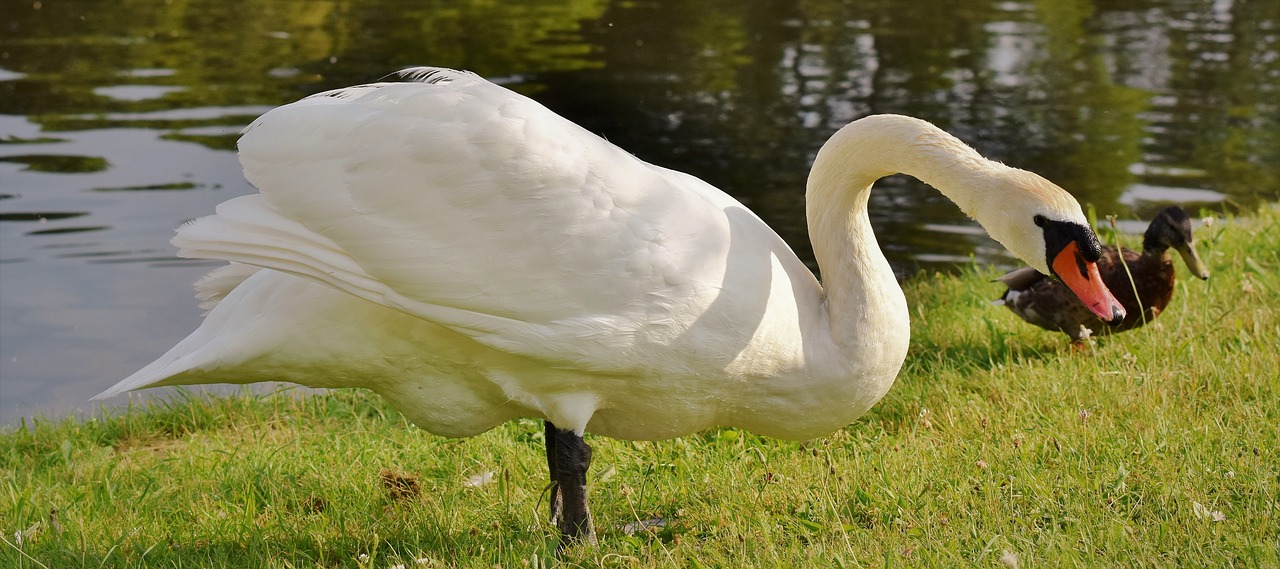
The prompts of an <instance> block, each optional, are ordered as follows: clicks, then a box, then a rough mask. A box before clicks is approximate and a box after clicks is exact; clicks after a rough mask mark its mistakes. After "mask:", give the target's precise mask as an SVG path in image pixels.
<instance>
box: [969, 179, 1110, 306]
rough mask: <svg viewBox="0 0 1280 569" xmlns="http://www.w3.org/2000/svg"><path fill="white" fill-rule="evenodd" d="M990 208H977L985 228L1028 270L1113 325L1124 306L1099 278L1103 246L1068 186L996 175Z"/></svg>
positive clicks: (1040, 180) (1046, 181) (1042, 180)
mask: <svg viewBox="0 0 1280 569" xmlns="http://www.w3.org/2000/svg"><path fill="white" fill-rule="evenodd" d="M997 179H998V180H999V181H998V182H996V185H998V186H1000V187H998V188H996V189H995V190H996V191H997V192H999V195H1000V196H1001V198H1000V199H998V200H993V201H992V202H991V204H990V205H989V206H987V207H988V208H989V209H990V211H986V212H977V213H978V215H980V216H981V217H980V219H983V218H985V219H989V220H999V221H996V222H994V223H983V225H984V226H986V227H987V231H988V232H990V233H991V236H992V237H995V238H996V240H997V241H1000V242H1001V243H1002V244H1004V246H1005V247H1007V248H1008V249H1009V250H1010V251H1012V252H1013V253H1014V254H1015V255H1017V256H1018V257H1020V258H1022V260H1023V261H1026V262H1027V264H1029V265H1031V267H1032V268H1034V269H1036V270H1038V271H1040V272H1041V273H1044V274H1046V275H1053V276H1054V277H1055V278H1057V279H1058V280H1059V281H1061V282H1062V283H1063V284H1065V285H1067V288H1069V289H1071V292H1073V293H1075V295H1076V296H1077V297H1079V298H1080V300H1081V301H1082V302H1084V305H1085V306H1087V307H1089V310H1090V311H1091V312H1093V313H1094V314H1095V315H1096V316H1097V317H1098V318H1100V319H1102V320H1103V321H1105V322H1110V323H1117V322H1119V321H1121V320H1123V319H1124V316H1125V310H1124V307H1123V306H1121V305H1120V302H1119V301H1117V300H1116V298H1115V296H1113V295H1112V294H1111V291H1110V290H1108V289H1107V286H1106V285H1105V284H1103V282H1102V275H1101V274H1100V273H1099V272H1098V259H1100V258H1101V257H1102V246H1101V245H1100V244H1099V243H1098V236H1097V235H1096V234H1095V233H1094V232H1093V230H1092V229H1089V222H1088V221H1087V220H1086V219H1085V217H1084V213H1083V212H1082V211H1081V210H1080V204H1079V202H1077V201H1076V200H1075V198H1073V197H1071V194H1068V193H1067V192H1066V190H1063V189H1062V188H1060V187H1058V186H1057V185H1055V184H1053V183H1052V182H1049V181H1048V180H1045V179H1044V178H1041V177H1040V176H1038V175H1036V174H1033V173H1031V172H1027V171H1024V170H1017V169H1013V168H1010V169H1008V170H1006V171H1004V172H1002V173H1001V174H1000V175H998V176H997Z"/></svg>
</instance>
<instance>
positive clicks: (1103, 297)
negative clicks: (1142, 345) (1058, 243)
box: [1051, 241, 1125, 324]
mask: <svg viewBox="0 0 1280 569" xmlns="http://www.w3.org/2000/svg"><path fill="white" fill-rule="evenodd" d="M1051 267H1052V268H1053V272H1054V274H1056V275H1057V277H1058V278H1059V279H1060V280H1061V281H1062V283H1063V284H1065V285H1067V288H1069V289H1071V292H1073V293H1075V295H1076V296H1077V297H1079V298H1080V300H1081V301H1082V302H1084V305H1085V306H1087V307H1089V311H1090V312H1093V314H1094V315H1096V316H1097V317H1098V318H1100V319H1102V320H1103V321H1104V322H1107V323H1110V324H1116V323H1119V322H1120V321H1121V320H1124V315H1125V310H1124V307H1123V306H1121V305H1120V302H1119V301H1117V300H1116V297H1115V296H1114V295H1112V294H1111V291H1110V290H1108V289H1107V285H1105V284H1102V275H1101V274H1099V273H1098V264H1097V263H1094V262H1092V261H1086V260H1085V258H1084V255H1081V254H1080V246H1079V245H1078V244H1076V242H1075V241H1072V242H1070V243H1068V244H1067V246H1066V247H1063V248H1062V251H1061V252H1059V253H1058V256H1057V257H1054V259H1053V264H1052V266H1051Z"/></svg>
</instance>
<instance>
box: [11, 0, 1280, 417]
mask: <svg viewBox="0 0 1280 569" xmlns="http://www.w3.org/2000/svg"><path fill="white" fill-rule="evenodd" d="M0 24H2V25H3V26H4V29H5V35H4V36H0V278H2V279H3V282H2V283H0V318H2V322H0V324H2V325H0V423H12V422H14V421H16V420H17V418H18V416H20V415H22V414H28V413H31V412H33V411H42V412H47V411H52V412H64V411H65V410H67V409H70V408H72V407H74V406H82V405H84V401H85V399H87V398H88V397H89V396H91V395H93V394H94V393H96V392H97V391H98V390H100V389H102V388H105V387H106V386H108V385H110V384H111V383H113V382H114V381H116V380H118V379H120V378H121V377H123V376H124V375H126V374H128V373H130V372H132V371H134V370H135V369H137V368H139V367H140V366H142V365H144V364H146V363H148V362H150V361H151V359H153V358H154V357H155V356H157V355H159V354H160V353H162V352H163V351H164V350H165V349H167V348H168V347H169V346H171V345H172V344H173V343H174V342H175V341H176V340H177V339H179V338H180V337H182V336H184V335H185V334H186V333H188V332H189V331H190V330H192V329H194V327H195V326H196V324H197V323H198V321H199V316H198V310H197V308H196V307H195V303H194V302H193V301H192V299H191V294H190V289H189V288H188V287H189V283H190V282H192V281H194V280H195V279H196V278H197V277H199V276H200V275H201V274H202V273H203V272H205V271H207V270H208V269H209V268H210V267H211V266H214V265H215V264H213V263H207V262H198V261H189V260H180V259H176V258H174V257H173V252H174V250H173V248H172V247H171V246H170V245H169V244H168V243H167V240H168V238H169V237H170V236H171V235H172V231H173V228H174V227H176V226H178V225H180V224H181V223H183V222H184V221H186V220H188V219H191V218H193V217H196V216H200V215H205V214H208V213H210V212H212V210H213V206H214V205H215V204H217V203H219V202H221V201H224V200H226V199H228V198H230V197H233V196H236V195H241V194H244V193H249V192H251V191H252V188H251V187H250V186H249V185H248V184H247V183H246V182H245V181H244V179H243V178H242V177H241V175H240V172H239V168H238V165H237V164H236V161H235V157H234V154H233V150H234V147H235V140H236V138H237V136H238V132H239V129H240V128H241V127H243V126H244V125H245V124H247V123H248V122H249V121H251V120H252V119H253V118H254V117H256V116H257V115H259V114H261V113H262V112H264V111H265V110H267V109H269V108H271V107H273V106H276V105H279V104H282V103H285V102H289V101H292V100H295V99H297V98H299V97H301V96H304V95H306V94H310V93H313V92H317V91H321V90H324V89H329V88H334V87H339V86H344V85H350V84H356V83H362V82H368V81H371V80H376V79H378V78H379V77H380V76H381V75H383V74H385V73H387V72H389V71H392V70H395V69H398V68H401V67H405V66H409V65H416V64H434V65H444V66H451V67H459V68H466V69H472V70H475V71H477V72H479V73H481V74H483V75H486V76H488V77H490V78H493V79H494V80H496V81H499V82H501V83H503V84H505V85H507V86H509V87H511V88H513V89H516V90H519V91H521V92H523V93H526V94H528V95H531V96H533V97H535V98H537V99H538V100H540V101H542V102H544V103H545V104H546V105H548V106H549V107H551V108H552V109H554V110H556V111H557V112H560V113H561V114H564V115H565V116H567V117H569V118H571V119H573V120H574V121H576V122H579V123H580V124H582V125H584V126H585V127H587V128H588V129H590V130H592V131H595V132H598V133H601V134H602V135H604V136H606V137H607V138H608V139H609V140H611V141H613V142H615V143H617V144H619V145H620V146H622V147H624V148H626V149H627V150H629V151H631V152H633V153H635V154H637V155H638V156H640V157H642V158H645V159H647V160H649V161H652V162H655V163H658V164H661V165H664V166H668V167H671V168H675V169H679V170H683V171H687V172H690V173H693V174H695V175H698V176H700V177H702V178H704V179H706V180H708V181H710V182H711V183H713V184H715V185H717V186H719V187H721V188H723V189H725V190H726V191H729V192H730V193H732V194H734V195H735V196H738V197H739V198H740V199H741V200H742V201H743V202H745V203H746V204H747V205H748V206H750V207H751V208H753V209H754V210H756V211H757V212H758V213H759V214H760V215H761V217H763V218H764V219H765V220H766V221H768V222H769V223H770V224H771V225H772V226H773V227H775V228H776V229H777V230H778V231H779V233H781V234H782V235H783V237H785V238H786V239H787V240H788V241H789V242H790V243H791V244H792V246H793V247H794V248H795V249H796V250H797V252H798V253H799V254H800V255H801V257H802V258H805V259H809V258H810V257H811V255H810V253H809V249H808V243H807V236H806V234H805V222H804V211H803V199H802V197H801V194H802V191H803V190H802V188H803V187H804V177H805V173H806V171H807V168H808V164H809V161H810V160H811V159H812V157H813V155H814V154H815V153H816V151H817V149H818V147H819V146H820V145H821V144H822V142H823V141H824V140H825V139H826V138H827V137H828V136H829V135H830V134H831V132H832V131H834V130H835V129H836V128H839V127H840V126H842V125H843V124H845V123H847V122H848V121H850V120H852V119H854V118H857V117H860V116H863V115H866V114H869V113H880V112H897V113H905V114H911V115H915V116H919V117H922V118H925V119H928V120H930V121H933V122H934V123H936V124H939V125H940V126H942V127H944V128H946V129H947V130H949V131H951V132H953V133H955V134H956V135H958V136H960V137H961V138H963V139H965V140H967V141H969V142H970V143H972V144H973V145H974V146H976V147H977V148H978V149H979V150H980V151H982V152H983V153H984V154H987V155H989V156H992V157H995V158H997V159H1000V160H1002V161H1004V162H1006V163H1009V164H1012V165H1016V166H1020V167H1025V168H1028V169H1032V170H1035V171H1038V172H1041V173H1042V174H1044V175H1046V176H1047V177H1049V178H1050V179H1053V180H1055V181H1056V182H1058V183H1059V184H1060V185H1062V186H1063V187H1065V188H1067V189H1068V190H1070V191H1072V192H1073V193H1074V194H1075V195H1076V196H1077V197H1078V198H1079V199H1080V200H1081V201H1082V202H1085V203H1089V204H1092V205H1094V206H1095V207H1096V208H1097V209H1098V210H1099V212H1100V213H1103V214H1111V213H1114V214H1117V215H1119V216H1120V217H1121V218H1123V219H1133V220H1136V221H1135V223H1134V224H1133V226H1135V227H1139V228H1141V227H1145V222H1142V221H1141V220H1142V219H1144V218H1146V217H1148V216H1149V215H1151V214H1152V213H1153V212H1154V211H1155V210H1156V209H1157V208H1159V207H1161V206H1163V205H1165V204H1166V203H1170V202H1174V203H1181V204H1183V205H1184V206H1187V207H1190V208H1191V209H1192V210H1195V209H1198V208H1209V209H1216V210H1220V209H1223V208H1230V207H1236V206H1238V205H1239V204H1248V203H1251V202H1254V201H1256V200H1260V199H1275V198H1276V197H1277V193H1278V192H1280V189H1278V188H1280V109H1278V108H1277V103H1276V101H1277V100H1280V2H1270V1H1268V2H1259V1H1252V2H1246V1H1243V0H1235V1H1232V0H1217V1H1215V2H1200V1H1190V0H1123V1H1120V2H1107V3H1101V2H1097V3H1095V2H1091V1H1088V0H1054V1H1047V0H1032V1H1027V2H1017V1H991V2H981V1H976V0H975V1H969V2H955V1H954V0H921V1H916V2H895V1H891V0H870V1H867V2H857V3H846V2H839V1H835V0H801V1H800V2H793V1H775V2H746V3H743V2H733V1H728V0H720V1H713V2H701V3H690V2H678V1H675V0H658V1H652V2H605V1H602V0H560V1H548V2H539V3H527V2H521V1H516V0H508V1H498V2H493V1H490V0H486V1H483V2H481V1H478V0H476V1H467V0H436V1H433V2H426V3H422V2H416V1H413V2H410V1H407V0H403V1H396V0H375V1H363V2H354V1H327V2H326V1H320V2H275V1H273V0H245V1H242V2H234V3H223V2H216V1H213V0H197V1H193V2H179V3H160V2H153V1H150V0H123V1H120V2H113V3H97V2H44V3H24V4H23V5H21V6H13V7H11V8H8V9H6V10H4V11H3V14H0ZM871 210H872V216H873V222H874V224H875V225H876V228H877V231H878V232H879V233H880V235H881V243H882V246H883V247H884V248H885V250H886V253H887V254H888V255H889V257H890V259H891V261H892V262H893V264H894V266H895V267H897V268H898V269H899V271H900V272H902V273H904V274H905V273H909V272H911V271H913V270H916V269H917V268H918V267H945V266H950V265H952V264H954V263H957V262H967V260H968V259H970V256H971V255H972V256H975V257H976V258H977V259H978V260H980V261H981V262H994V263H1006V262H1008V257H1006V256H1005V254H1004V252H1003V251H1002V250H1001V249H1000V248H999V246H997V245H996V244H994V242H992V241H990V240H989V239H988V238H986V237H985V236H984V235H983V234H982V233H981V232H980V231H977V230H975V228H974V226H973V225H972V224H971V223H970V222H968V221H967V220H965V219H964V217H963V216H962V215H961V214H960V213H959V211H958V210H957V209H956V208H955V207H954V206H953V205H951V204H950V203H949V202H947V201H946V200H945V199H944V198H942V197H941V196H940V195H939V194H937V193H936V192H933V191H931V190H929V189H928V188H925V187H923V186H922V185H921V184H919V183H918V182H916V181H914V180H912V179H909V178H906V177H902V176H895V177H891V178H889V179H886V180H884V181H883V182H882V183H881V188H880V190H879V191H877V192H875V193H874V194H873V196H872V203H871Z"/></svg>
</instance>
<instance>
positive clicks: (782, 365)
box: [98, 68, 1123, 539]
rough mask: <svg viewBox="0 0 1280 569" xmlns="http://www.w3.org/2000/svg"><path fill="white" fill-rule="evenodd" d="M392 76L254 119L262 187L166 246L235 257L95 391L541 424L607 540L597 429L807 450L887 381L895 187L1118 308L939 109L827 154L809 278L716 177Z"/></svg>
mask: <svg viewBox="0 0 1280 569" xmlns="http://www.w3.org/2000/svg"><path fill="white" fill-rule="evenodd" d="M402 74H403V75H404V76H405V77H406V78H408V79H410V81H409V82H400V83H377V84H372V85H362V86H357V87H350V88H346V89H339V90H336V91H329V92H326V93H321V94H318V95H314V96H311V97H308V98H306V99H303V100H301V101H298V102H296V103H293V104H290V105H285V106H283V107H280V108H278V109H274V110H272V111H270V112H268V113H266V114H265V115H263V116H262V117H261V118H259V119H258V120H257V121H255V122H254V123H253V124H252V125H250V126H249V127H248V128H247V129H246V130H245V133H244V136H243V137H242V138H241V139H240V145H239V146H240V160H241V162H242V164H243V165H244V169H245V175H246V177H247V178H248V179H249V181H250V182H252V183H253V184H254V185H255V186H257V187H258V188H259V190H260V191H261V193H259V194H255V195H250V196H244V197H239V198H235V199H232V200H230V201H227V202H226V203H223V204H222V205H220V206H218V208H217V214H216V215H213V216H209V217H205V218H202V219H199V220H196V221H195V222H193V223H191V224H188V225H186V226H184V227H182V228H181V229H179V231H178V234H177V237H175V238H174V243H175V244H176V245H178V246H179V247H180V248H181V251H180V252H179V254H180V255H182V256H186V257H197V258H206V259H222V260H227V261H231V262H232V263H233V264H231V265H229V266H227V267H224V268H222V269H219V270H217V271H214V273H211V275H210V276H209V277H207V278H206V279H204V280H203V281H201V282H200V283H198V284H197V289H198V290H199V293H200V295H201V297H202V298H204V299H205V300H206V304H207V305H209V306H211V310H210V312H209V314H208V316H207V317H206V318H205V320H204V322H203V324H202V325H201V326H200V328H199V329H198V330H196V331H195V332H194V333H192V334H191V335H190V336H189V337H187V338H186V339H185V340H183V341H182V342H181V343H179V344H178V345H177V346H176V347H174V348H173V349H172V350H170V351H169V352H168V353H166V354H165V355H164V356H162V357H161V358H160V359H158V360H156V361H155V362H154V363H152V364H150V365H148V366H147V367H145V368H143V369H142V370H140V371H138V372H137V373H135V374H134V375H132V376H130V377H129V378H127V379H125V380H123V381H121V382H120V383H118V384H116V385H115V386H113V387H111V388H110V389H108V390H107V391H105V392H104V393H102V394H101V395H99V396H98V397H99V398H105V397H110V396H112V395H115V394H118V393H121V392H123V391H127V390H131V389H138V388H143V387H153V386H160V385H173V384H194V383H221V382H226V383H250V382H256V381H266V380H277V381H290V382H295V383H300V384H304V385H310V386H317V387H363V388H368V389H372V390H374V391H376V392H377V393H379V394H381V395H382V396H383V397H386V398H387V399H388V400H389V401H391V402H392V404H394V405H395V406H396V407H397V408H398V409H400V410H401V411H403V412H404V413H405V415H406V416H407V417H408V418H409V419H410V420H412V421H413V422H414V423H415V424H417V425H419V426H421V427H422V428H424V429H426V430H428V431H432V432H434V433H439V434H442V435H446V436H453V437H461V436H468V435H474V434H478V433H481V432H483V431H485V430H487V429H490V428H493V427H494V426H496V425H498V424H500V423H502V422H504V421H507V420H509V419H511V418H514V417H521V416H526V417H529V416H531V417H540V418H543V419H545V420H546V421H547V427H546V428H547V434H548V437H547V444H548V449H547V451H548V467H549V470H550V471H551V476H552V480H553V482H554V483H555V484H556V485H557V491H555V492H553V505H552V516H553V518H554V519H555V520H556V523H558V524H559V527H560V529H561V531H562V532H563V534H564V535H565V536H566V537H567V538H570V539H572V538H575V537H578V538H585V539H594V533H593V532H592V529H591V520H590V514H589V513H588V511H587V501H586V494H585V488H584V484H585V476H586V470H587V466H588V464H589V461H590V449H589V447H587V446H586V445H585V443H583V442H582V439H581V435H582V433H583V432H585V431H590V432H592V433H596V434H600V435H605V436H610V437H616V438H621V439H662V438H668V437H675V436H679V435H685V434H689V433H693V432H696V431H701V430H704V429H708V428H711V427H715V426H722V425H731V426H735V427H740V428H746V429H750V430H752V431H755V432H757V433H761V434H764V435H768V436H772V437H780V438H787V439H808V438H812V437H817V436H821V435H825V434H827V433H830V432H831V431H833V430H835V429H839V428H841V427H843V426H845V425H847V424H849V423H850V422H851V421H853V420H854V419H856V418H857V417H858V416H859V415H861V414H862V413H863V412H864V411H866V410H867V409H868V408H869V407H871V406H872V405H873V404H875V403H876V401H878V400H879V399H880V398H881V397H882V396H883V395H884V394H885V392H886V391H887V390H888V389H889V387H890V385H892V384H893V380H894V377H895V376H896V375H897V373H898V369H899V368H900V367H901V365H902V362H903V359H904V358H905V356H906V352H907V343H908V336H909V333H910V330H909V324H908V313H907V306H906V302H905V300H904V298H903V295H902V291H901V289H900V288H899V287H898V285H897V283H896V282H895V280H894V276H893V272H892V271H891V270H890V268H889V264H888V262H887V261H886V260H885V258H884V256H883V255H882V254H881V252H880V249H879V246H878V245H877V244H876V239H875V236H874V235H873V234H872V229H871V225H870V223H869V222H868V217H867V210H866V205H867V197H868V193H869V192H870V189H871V184H872V182H874V181H875V180H876V179H878V178H880V177H882V176H885V175H888V174H892V173H896V172H905V173H907V174H910V175H913V176H916V177H917V178H920V179H921V180H923V181H925V182H927V183H929V184H930V185H932V186H934V187H936V188H938V189H939V190H941V191H942V192H943V193H944V194H946V195H947V197H949V198H951V199H952V200H953V201H954V202H956V203H957V204H959V206H960V207H961V209H963V210H964V211H965V212H966V213H968V214H969V215H971V216H972V217H974V218H976V219H977V220H978V221H979V222H980V223H982V225H983V226H984V227H985V228H986V229H987V230H988V231H989V232H990V234H991V235H992V236H993V237H995V238H996V239H997V240H999V241H1000V242H1001V243H1003V244H1004V245H1005V246H1006V247H1008V248H1009V249H1010V250H1011V251H1013V252H1014V253H1015V254H1017V255H1018V256H1019V257H1021V258H1022V259H1023V260H1024V261H1026V262H1027V263H1029V264H1030V265H1031V266H1033V267H1035V268H1036V269H1038V270H1040V271H1042V272H1045V273H1047V274H1056V275H1058V276H1059V277H1060V278H1063V279H1064V280H1065V281H1066V282H1067V283H1068V284H1070V285H1071V286H1072V288H1073V290H1074V291H1075V292H1076V293H1077V294H1078V295H1079V296H1080V297H1081V298H1082V299H1083V300H1084V301H1085V303H1086V304H1088V305H1090V306H1091V307H1092V309H1093V311H1094V312H1095V313H1097V314H1098V315H1099V316H1101V317H1102V318H1103V319H1106V320H1114V319H1118V318H1119V317H1121V316H1122V315H1123V312H1122V309H1121V308H1120V306H1119V304H1118V303H1116V302H1115V299H1114V298H1112V297H1111V295H1110V293H1109V292H1108V291H1107V290H1106V289H1105V287H1103V285H1102V284H1101V281H1100V279H1099V278H1098V276H1097V271H1096V268H1095V266H1094V264H1093V261H1095V260H1096V259H1097V256H1098V253H1099V246H1098V242H1097V239H1096V237H1095V236H1094V234H1093V232H1092V231H1090V230H1089V229H1088V227H1087V224H1086V221H1085V218H1084V215H1083V214H1082V213H1081V211H1080V206H1079V205H1078V204H1077V203H1076V201H1075V200H1073V199H1072V198H1071V196H1070V195H1068V194H1067V193H1066V192H1065V191H1063V190H1062V189H1060V188H1058V187H1057V186H1055V185H1053V184H1052V183H1050V182H1048V181H1046V180H1044V179H1043V178H1041V177H1039V176H1037V175H1035V174H1032V173H1029V172H1026V171H1023V170H1018V169H1015V168H1010V167H1006V166H1003V165H1001V164H998V163H995V162H991V161H988V160H986V159H984V158H982V157H981V156H979V155H978V154H977V153H976V152H975V151H973V150H972V149H971V148H969V147H968V146H965V145H964V144H963V143H961V142H960V141H959V140H957V139H955V138H954V137H952V136H950V135H948V134H947V133H945V132H943V131H941V130H940V129H938V128H936V127H934V126H933V125H931V124H929V123H927V122H924V121H921V120H917V119H912V118H908V117H902V116H892V115H884V116H871V117H867V118H864V119H861V120H858V121H855V122H853V123H852V124H850V125H848V126H846V127H844V128H842V129H841V130H840V131H839V132H837V133H836V134H835V135H834V136H833V137H832V138H831V140H830V141H828V142H827V143H826V145H824V146H823V148H822V150H821V151H820V152H819V153H818V156H817V159H816V160H815V162H814V165H813V170H812V173H811V174H810V177H809V183H808V191H807V194H806V201H807V207H808V212H809V232H810V235H811V236H812V239H813V244H814V253H815V254H816V256H817V260H818V262H819V264H820V265H821V268H822V274H823V277H824V280H825V282H824V283H823V284H821V285H820V284H819V283H818V281H817V280H816V279H815V278H814V276H813V275H812V274H811V273H810V271H809V270H808V269H807V268H806V267H805V266H804V265H803V264H802V263H801V262H800V260H799V259H797V258H796V256H795V254H793V253H792V251H791V250H790V249H789V248H788V247H787V245H786V244H785V243H784V242H783V241H782V239H781V238H779V237H778V235H777V234H775V233H774V232H773V231H772V230H770V229H769V227H768V226H766V225H765V224H764V223H763V222H762V221H761V220H760V219H759V218H758V217H756V216H755V215H754V214H752V213H751V212H750V211H748V210H747V208H745V207H743V205H742V204H740V203H738V202H737V201H735V200H734V199H733V198H731V197H729V196H728V195H726V194H724V193H722V192H721V191H719V190H717V189H716V188H714V187H712V186H710V185H708V184H706V183H704V182H702V181H701V180H698V179H697V178H694V177H692V176H688V175H686V174H682V173H679V172H674V171H671V170H667V169H665V168H660V167H657V166H653V165H651V164H648V163H645V162H643V161H641V160H639V159H636V158H635V157H633V156H631V155H630V154H627V153H626V152H624V151H623V150H621V149H619V148H617V147H615V146H613V145H612V144H609V143H608V142H606V141H604V140H602V139H601V138H599V137H597V136H595V135H593V134H591V133H589V132H587V131H585V130H583V129H582V128H580V127H578V126H577V125H575V124H573V123H571V122H569V121H567V120H566V119H564V118H562V117H560V116H558V115H556V114H554V113H552V112H551V111H549V110H547V109H546V108H544V107H542V106H541V105H539V104H538V103H536V102H534V101H532V100H530V99H528V98H526V97H523V96H521V95H518V94H516V93H513V92H511V91H508V90H507V89H504V88H502V87H499V86H497V85H494V84H492V83H489V82H487V81H485V80H483V79H482V78H480V77H478V76H476V75H473V74H471V73H465V72H458V71H453V70H447V69H434V68H417V69H410V70H405V71H404V72H402Z"/></svg>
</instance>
